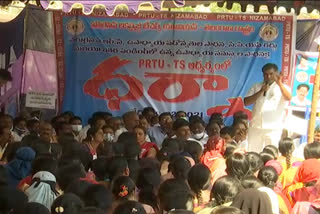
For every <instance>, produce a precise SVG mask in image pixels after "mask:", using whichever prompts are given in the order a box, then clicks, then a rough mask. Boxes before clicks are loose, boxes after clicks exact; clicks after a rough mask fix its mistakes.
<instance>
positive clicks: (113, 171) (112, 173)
mask: <svg viewBox="0 0 320 214" xmlns="http://www.w3.org/2000/svg"><path fill="white" fill-rule="evenodd" d="M126 169H128V162H127V160H126V159H125V158H123V157H113V158H112V159H111V161H110V162H109V166H108V172H109V179H110V180H111V181H112V180H113V179H114V178H116V177H118V176H121V175H124V172H125V171H126Z"/></svg>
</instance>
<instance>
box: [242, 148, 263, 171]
mask: <svg viewBox="0 0 320 214" xmlns="http://www.w3.org/2000/svg"><path fill="white" fill-rule="evenodd" d="M246 158H247V159H248V161H249V164H250V171H251V173H252V174H254V173H256V172H258V171H259V170H260V169H261V168H262V167H263V160H262V158H261V157H260V155H259V154H258V153H256V152H248V153H247V154H246Z"/></svg>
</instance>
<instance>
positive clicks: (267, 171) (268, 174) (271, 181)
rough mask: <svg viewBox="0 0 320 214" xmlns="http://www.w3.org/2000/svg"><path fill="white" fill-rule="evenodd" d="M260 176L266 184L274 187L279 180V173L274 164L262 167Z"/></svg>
mask: <svg viewBox="0 0 320 214" xmlns="http://www.w3.org/2000/svg"><path fill="white" fill-rule="evenodd" d="M258 178H259V180H260V181H261V182H262V183H263V184H264V185H265V186H267V187H269V188H271V189H273V188H274V186H275V185H276V183H277V181H278V174H277V171H276V170H275V169H274V168H273V167H272V166H264V167H263V168H262V169H260V171H259V174H258Z"/></svg>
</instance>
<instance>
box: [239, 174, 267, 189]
mask: <svg viewBox="0 0 320 214" xmlns="http://www.w3.org/2000/svg"><path fill="white" fill-rule="evenodd" d="M241 185H242V187H243V188H244V189H258V188H260V187H263V186H264V184H263V183H262V181H260V180H259V179H258V178H257V177H256V176H254V175H248V176H245V177H244V178H243V179H242V181H241Z"/></svg>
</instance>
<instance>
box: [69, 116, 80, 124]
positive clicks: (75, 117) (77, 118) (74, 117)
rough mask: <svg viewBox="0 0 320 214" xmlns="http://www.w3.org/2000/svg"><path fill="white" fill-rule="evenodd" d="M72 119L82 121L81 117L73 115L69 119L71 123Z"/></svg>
mask: <svg viewBox="0 0 320 214" xmlns="http://www.w3.org/2000/svg"><path fill="white" fill-rule="evenodd" d="M74 120H80V121H81V122H82V119H81V117H78V116H73V117H71V119H70V121H69V123H72V122H73V121H74Z"/></svg>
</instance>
